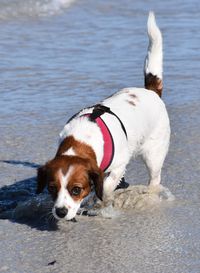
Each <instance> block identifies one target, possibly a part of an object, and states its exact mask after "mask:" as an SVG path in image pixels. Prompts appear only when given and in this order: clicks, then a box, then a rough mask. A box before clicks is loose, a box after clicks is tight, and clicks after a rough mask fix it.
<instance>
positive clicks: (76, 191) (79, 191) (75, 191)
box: [71, 187, 82, 196]
mask: <svg viewBox="0 0 200 273" xmlns="http://www.w3.org/2000/svg"><path fill="white" fill-rule="evenodd" d="M81 190H82V189H81V188H80V187H74V188H73V189H72V190H71V194H72V195H76V196H77V195H79V194H80V193H81Z"/></svg>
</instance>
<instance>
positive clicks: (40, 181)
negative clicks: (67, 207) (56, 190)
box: [36, 165, 47, 194]
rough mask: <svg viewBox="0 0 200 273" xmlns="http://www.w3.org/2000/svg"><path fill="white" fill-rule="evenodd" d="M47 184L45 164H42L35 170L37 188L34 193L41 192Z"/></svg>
mask: <svg viewBox="0 0 200 273" xmlns="http://www.w3.org/2000/svg"><path fill="white" fill-rule="evenodd" d="M46 185H47V172H46V166H45V165H44V166H42V167H40V168H38V170H37V190H36V193H37V194H39V193H41V192H42V191H43V190H44V188H45V187H46Z"/></svg>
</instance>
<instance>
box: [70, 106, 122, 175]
mask: <svg viewBox="0 0 200 273" xmlns="http://www.w3.org/2000/svg"><path fill="white" fill-rule="evenodd" d="M104 113H109V114H111V115H113V116H115V117H116V118H117V119H118V121H119V122H120V124H121V127H122V130H123V131H124V134H125V136H126V138H127V132H126V129H125V127H124V125H123V123H122V121H121V120H120V118H119V117H118V116H117V115H116V114H115V113H113V112H112V111H111V110H110V108H109V107H106V106H105V105H101V104H97V105H95V106H94V109H93V112H92V113H90V114H89V113H88V114H84V115H82V116H87V117H89V119H90V120H91V121H93V122H96V124H97V125H98V126H99V128H100V130H101V133H102V136H103V140H104V147H103V159H102V161H101V164H100V168H101V169H102V171H104V172H105V171H106V170H107V169H108V167H109V166H110V165H111V163H112V160H113V157H114V152H115V146H114V141H113V137H112V134H111V132H110V130H109V129H108V127H107V125H106V124H105V122H104V121H103V119H102V118H101V115H103V114H104ZM77 115H78V113H77V114H75V115H74V116H72V117H71V118H70V119H69V120H68V122H70V121H71V120H72V119H73V118H75V117H76V116H77ZM68 122H67V123H68Z"/></svg>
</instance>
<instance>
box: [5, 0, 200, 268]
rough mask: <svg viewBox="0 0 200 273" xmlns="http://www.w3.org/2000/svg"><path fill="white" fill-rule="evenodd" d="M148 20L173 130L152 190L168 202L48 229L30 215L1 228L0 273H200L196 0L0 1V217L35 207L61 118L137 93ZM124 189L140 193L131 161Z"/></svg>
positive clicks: (142, 179)
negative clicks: (157, 44)
mask: <svg viewBox="0 0 200 273" xmlns="http://www.w3.org/2000/svg"><path fill="white" fill-rule="evenodd" d="M149 10H154V11H155V13H156V17H157V22H158V24H159V26H160V28H161V30H162V32H163V38H164V86H165V88H164V96H163V99H164V101H165V103H166V106H167V109H168V112H169V116H170V121H171V127H172V136H171V145H170V150H169V154H168V156H167V159H166V161H165V164H164V167H163V174H162V184H163V185H164V186H165V187H167V188H168V189H169V190H170V191H171V192H172V193H173V194H174V195H175V197H176V200H175V201H173V202H162V203H161V204H160V205H159V206H155V207H151V208H149V209H146V210H131V211H127V212H126V213H123V214H122V215H120V217H117V218H113V219H103V218H100V217H83V216H82V217H79V218H78V222H77V223H71V222H60V223H59V224H58V228H56V227H55V228H54V227H53V226H52V228H50V227H49V226H48V224H47V223H46V220H45V219H44V221H43V218H41V217H40V216H38V217H37V213H36V216H35V218H34V217H33V218H34V219H32V221H28V220H26V219H24V220H23V219H16V220H15V221H12V220H11V219H2V220H0V242H1V248H0V272H11V273H13V272H17V273H22V272H27V273H30V272H31V273H32V272H63V273H64V272H65V273H66V272H76V273H79V272H81V273H90V272H91V273H94V272H95V273H97V272H108V273H109V272H112V273H114V272H116V273H118V272H124V273H126V272H127V273H135V272H139V273H146V272H152V273H154V272H155V273H157V272H159V273H161V272H162V273H168V272H170V273H198V272H200V232H199V227H200V217H199V216H200V201H199V200H200V181H199V177H200V160H199V158H200V138H199V135H200V118H199V117H200V91H199V70H200V55H199V41H200V32H199V23H200V21H199V13H200V3H199V1H198V0H192V1H186V0H183V1H180V0H179V1H175V0H169V1H167V2H164V1H158V0H155V1H143V0H140V1H131V0H124V1H120V0H108V1H102V0H95V1H92V0H76V1H67V0H46V1H45V0H38V1H31V0H28V1H25V0H9V1H2V0H1V1H0V28H1V31H0V59H1V62H0V72H1V77H0V135H1V141H0V172H1V179H0V205H1V206H0V209H1V210H4V208H5V207H6V206H8V201H9V200H10V204H9V205H10V208H13V207H14V206H15V204H16V203H18V202H19V201H25V200H29V199H31V198H33V197H34V190H35V175H36V168H37V166H39V165H40V164H43V163H44V162H45V161H46V160H48V159H50V158H51V157H52V156H53V155H54V153H55V151H56V147H57V139H58V133H59V132H60V130H61V129H62V127H63V125H64V123H65V122H66V121H67V119H68V118H69V117H70V116H71V115H72V114H74V113H75V112H77V110H79V109H80V108H83V107H85V106H87V105H91V104H93V103H96V102H97V101H99V100H101V99H103V98H104V97H105V96H108V95H110V94H112V93H113V92H115V91H117V90H118V89H120V88H123V87H128V86H139V87H141V86H143V72H142V69H143V61H144V57H145V54H146V50H147V45H148V40H147V36H146V20H147V15H148V11H149ZM126 179H127V181H128V182H130V183H131V184H133V185H137V184H142V185H146V184H147V180H148V177H147V173H146V169H145V167H144V166H143V163H142V162H141V161H140V160H139V159H137V160H134V161H131V162H130V164H129V166H128V170H127V173H126ZM4 186H7V187H6V188H5V187H4ZM14 202H15V203H14ZM35 211H37V208H36V210H35ZM32 213H33V212H32V211H30V214H32ZM38 218H40V219H38Z"/></svg>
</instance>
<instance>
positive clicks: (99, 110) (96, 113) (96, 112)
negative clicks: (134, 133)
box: [90, 104, 128, 138]
mask: <svg viewBox="0 0 200 273" xmlns="http://www.w3.org/2000/svg"><path fill="white" fill-rule="evenodd" d="M104 113H109V114H111V115H113V116H115V117H116V118H117V119H118V121H119V122H120V124H121V127H122V130H123V131H124V134H125V136H126V138H128V136H127V132H126V129H125V127H124V124H123V123H122V121H121V119H120V118H119V117H118V116H117V115H116V114H115V113H113V112H112V111H111V110H110V108H109V107H107V106H105V105H102V104H96V105H95V106H94V109H93V111H92V114H90V120H91V121H95V120H96V118H98V117H100V116H102V115H103V114H104Z"/></svg>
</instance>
